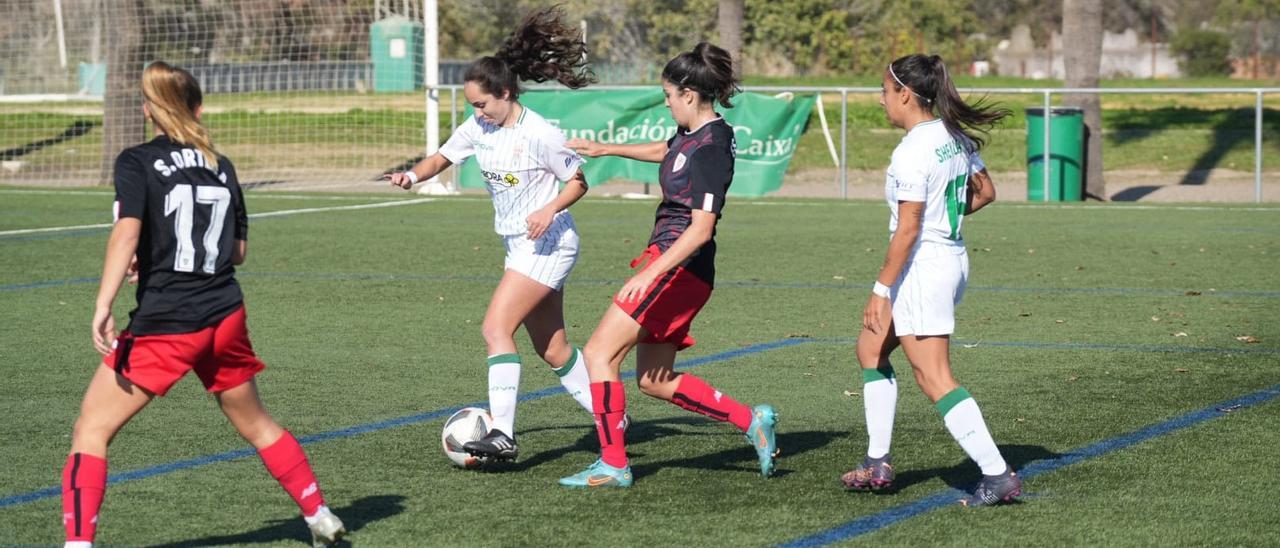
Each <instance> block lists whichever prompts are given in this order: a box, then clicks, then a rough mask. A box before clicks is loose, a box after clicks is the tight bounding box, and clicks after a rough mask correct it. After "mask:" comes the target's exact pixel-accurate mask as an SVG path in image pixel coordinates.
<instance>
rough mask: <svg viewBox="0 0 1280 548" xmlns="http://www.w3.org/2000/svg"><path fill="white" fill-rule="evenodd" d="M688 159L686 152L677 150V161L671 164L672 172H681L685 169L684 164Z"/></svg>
mask: <svg viewBox="0 0 1280 548" xmlns="http://www.w3.org/2000/svg"><path fill="white" fill-rule="evenodd" d="M686 161H688V158H686V157H685V155H684V153H683V152H677V153H676V161H675V162H673V163H672V164H671V172H672V173H679V172H680V170H682V169H684V164H685V162H686Z"/></svg>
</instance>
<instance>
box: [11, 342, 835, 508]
mask: <svg viewBox="0 0 1280 548" xmlns="http://www.w3.org/2000/svg"><path fill="white" fill-rule="evenodd" d="M814 341H815V339H782V340H778V341H774V342H771V343H761V344H753V345H751V346H745V347H742V348H739V349H736V350H728V351H725V352H720V353H718V354H712V355H710V356H703V357H701V358H693V359H691V360H684V361H682V362H680V363H677V364H676V369H689V368H693V367H698V366H700V365H706V364H709V363H715V362H720V361H725V360H732V359H735V358H739V357H742V356H746V355H750V354H757V353H760V352H767V351H769V350H776V349H778V348H786V347H789V346H796V345H799V344H804V343H810V342H814ZM635 376H636V373H635V371H627V372H624V373H623V374H622V378H623V379H629V378H633V377H635ZM563 393H564V388H562V387H559V386H556V387H552V388H546V389H543V390H538V391H536V392H527V393H525V394H522V395H521V396H520V397H519V399H518V401H530V400H538V399H543V398H546V397H549V396H554V395H558V394H563ZM487 404H488V402H471V403H464V404H461V405H455V406H453V407H449V408H446V409H438V410H435V411H428V412H425V413H418V414H414V415H407V416H404V417H397V418H394V419H387V420H384V421H379V422H373V423H368V424H359V425H356V426H351V427H347V428H343V429H340V430H332V431H329V432H321V433H318V434H310V435H306V436H302V437H300V438H298V442H299V443H301V444H303V445H308V444H312V443H317V442H321V441H328V440H335V439H341V438H349V437H353V436H358V435H361V434H368V433H371V432H378V431H380V430H386V429H389V428H395V427H397V426H405V425H410V424H416V423H420V422H426V421H430V420H434V419H439V418H444V417H448V416H449V415H452V414H454V413H456V412H457V411H458V410H459V409H462V408H464V407H483V406H485V405H487ZM255 454H257V452H256V451H255V450H254V449H253V448H252V447H246V448H241V449H236V450H232V451H226V452H223V453H217V454H214V455H206V456H203V457H196V458H193V459H186V460H180V461H175V462H170V463H167V464H160V465H156V466H151V467H148V468H143V469H140V470H133V471H130V472H122V473H119V474H113V475H111V476H110V477H108V478H107V485H114V484H117V483H120V482H125V481H131V480H139V479H146V478H151V477H155V476H159V475H162V474H168V473H169V472H177V471H180V470H187V469H191V468H196V467H199V466H204V465H206V464H215V463H219V462H226V461H229V460H234V459H238V458H241V457H248V456H252V455H255ZM61 494H62V488H61V487H49V488H45V489H40V490H38V491H31V492H29V493H22V494H20V495H12V496H8V497H4V498H0V508H7V507H10V506H17V505H20V504H26V503H29V502H35V501H38V500H42V499H46V498H51V497H56V496H59V495H61Z"/></svg>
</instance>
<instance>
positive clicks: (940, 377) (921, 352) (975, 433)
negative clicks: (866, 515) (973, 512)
mask: <svg viewBox="0 0 1280 548" xmlns="http://www.w3.org/2000/svg"><path fill="white" fill-rule="evenodd" d="M901 339H902V350H903V351H905V352H906V354H907V359H908V360H910V361H911V368H912V371H913V372H914V373H915V376H916V382H917V383H919V385H920V388H921V390H923V391H924V393H925V395H926V396H928V397H929V399H930V400H931V401H933V402H934V406H936V407H937V408H938V412H939V413H940V414H941V415H942V420H943V422H944V423H946V426H947V430H948V431H950V432H951V437H953V438H955V440H956V443H959V444H960V447H961V448H963V449H964V451H965V453H967V454H968V455H969V458H971V459H973V461H974V462H975V463H977V464H978V467H980V468H982V475H983V479H982V482H981V483H979V484H978V487H977V489H976V490H975V491H974V493H973V495H971V496H970V497H968V498H965V499H964V500H962V501H961V502H962V503H964V504H966V505H969V506H988V505H992V504H997V503H999V502H1003V501H1009V500H1012V499H1013V498H1014V497H1016V496H1018V495H1019V494H1021V493H1022V479H1021V478H1019V477H1018V475H1017V474H1016V473H1014V471H1013V469H1012V468H1010V467H1009V465H1008V464H1007V463H1006V462H1005V460H1004V457H1003V456H1001V455H1000V449H999V448H998V447H996V442H995V440H994V439H993V438H992V437H991V432H990V431H989V430H988V429H987V423H986V420H985V419H983V417H982V411H981V410H980V409H979V408H978V404H977V402H975V401H974V399H973V397H972V396H970V395H969V392H968V391H967V390H965V389H964V388H962V387H960V385H959V384H957V383H956V381H955V378H954V377H953V376H952V374H951V359H950V346H951V337H949V336H946V335H941V336H932V337H917V336H903V337H901Z"/></svg>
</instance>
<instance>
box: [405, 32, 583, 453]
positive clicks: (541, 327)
mask: <svg viewBox="0 0 1280 548" xmlns="http://www.w3.org/2000/svg"><path fill="white" fill-rule="evenodd" d="M562 15H563V14H562V12H561V11H560V10H559V9H558V8H555V7H552V8H547V9H543V10H540V11H537V12H534V13H533V14H531V15H529V16H528V17H526V18H525V20H524V21H523V22H522V23H521V24H520V26H519V28H517V29H516V30H515V32H514V33H513V34H512V35H511V37H510V38H508V39H507V40H506V42H505V43H504V44H503V46H502V47H501V48H500V49H499V50H498V52H497V53H496V54H495V55H493V56H490V57H481V58H480V59H478V60H476V61H475V62H473V63H472V64H471V66H470V67H468V68H467V72H466V74H465V75H464V77H463V79H464V81H465V84H464V86H463V93H464V94H465V95H466V99H467V102H468V103H470V104H471V106H472V107H474V108H475V116H473V117H471V118H469V119H467V121H466V122H464V123H463V124H462V125H461V126H459V127H458V128H457V130H455V131H454V133H453V135H452V136H451V137H450V138H449V140H448V141H447V142H446V143H445V144H444V146H442V147H440V151H439V152H437V153H435V154H433V155H431V156H430V157H429V158H426V159H424V160H423V161H421V162H418V164H417V165H415V166H414V167H413V169H410V170H409V171H405V172H403V173H396V174H393V175H391V176H390V180H391V184H393V185H396V186H399V187H401V188H405V189H408V188H411V187H412V186H413V184H414V183H417V182H418V181H420V180H425V179H430V178H432V177H435V176H436V175H437V174H439V173H440V172H441V171H444V170H445V169H446V168H448V167H449V166H451V165H453V164H457V163H461V162H463V161H465V160H466V159H467V158H469V157H471V156H475V157H476V160H478V161H479V162H480V170H481V172H482V173H483V174H484V178H485V182H486V183H488V189H489V194H490V195H491V196H492V198H493V209H494V230H495V231H496V232H497V233H498V234H499V235H500V236H501V237H502V240H503V243H504V244H505V245H506V249H507V257H506V265H505V267H506V272H505V273H504V274H503V276H502V280H501V281H500V282H498V287H497V289H495V290H494V292H493V298H492V299H491V300H490V301H489V309H488V311H487V312H486V313H485V317H484V324H483V326H482V328H481V330H482V333H483V335H484V340H485V344H486V345H487V347H488V352H489V358H488V369H489V411H490V413H492V415H493V419H494V428H493V430H492V431H490V432H489V433H488V435H486V436H485V437H484V438H483V439H481V440H477V441H473V442H468V443H466V444H465V446H464V449H465V450H466V451H468V452H469V453H471V454H473V455H477V456H484V457H489V458H493V459H497V460H512V459H515V458H516V456H517V454H518V453H519V449H518V447H517V445H516V440H515V414H516V395H517V392H518V391H519V386H520V356H519V354H517V353H516V343H515V339H514V335H515V331H516V329H517V328H518V327H519V326H520V325H521V324H524V326H525V329H526V330H527V331H528V332H529V338H530V339H531V341H532V342H533V346H534V349H535V350H536V351H537V352H538V355H539V356H541V357H542V359H543V360H545V361H546V362H547V364H549V365H551V367H552V370H553V371H555V372H556V374H557V375H558V376H559V377H560V383H561V384H562V385H564V387H565V390H567V391H568V392H569V393H570V394H571V395H572V396H573V398H574V399H575V400H577V401H578V403H579V404H580V405H582V406H583V407H584V408H585V409H586V410H587V411H588V412H591V390H590V384H591V381H590V379H589V378H588V376H587V368H586V365H585V364H584V363H583V362H582V354H581V352H580V351H579V350H578V349H577V348H574V347H572V346H570V345H569V342H568V339H567V338H566V337H565V328H564V312H563V308H564V290H563V288H564V281H565V278H566V277H568V276H569V272H570V271H571V270H573V265H574V262H576V261H577V258H578V232H577V229H576V228H575V227H574V223H573V217H572V216H570V215H569V211H568V208H569V206H571V205H573V204H574V202H577V201H578V199H579V198H581V197H582V196H583V195H584V194H586V192H587V181H586V178H585V177H584V176H583V174H582V170H581V169H579V168H580V167H581V166H582V164H583V163H584V161H583V159H582V157H581V156H579V155H578V153H576V152H574V151H572V150H570V149H569V148H567V147H565V137H564V134H563V133H562V132H561V131H560V130H559V129H558V128H557V127H555V126H553V125H551V124H550V123H548V122H547V120H546V119H544V118H543V117H542V116H539V115H538V113H536V112H534V111H532V110H529V108H527V107H525V106H524V105H522V104H520V102H519V97H520V93H521V91H522V90H521V88H520V81H521V80H533V81H536V82H545V81H547V80H556V81H558V82H560V83H561V84H564V85H565V86H568V87H570V88H580V87H583V86H586V85H587V84H588V83H591V82H593V81H594V76H593V75H592V74H591V73H590V71H589V70H586V69H584V68H583V67H582V65H583V62H584V61H583V60H584V59H585V58H586V56H585V51H586V45H585V44H584V43H583V41H582V35H581V33H580V32H579V31H577V30H576V29H575V28H574V27H570V26H567V25H565V24H564V23H563V22H562V21H561V18H562ZM561 182H564V183H565V185H564V189H563V190H561V188H560V183H561Z"/></svg>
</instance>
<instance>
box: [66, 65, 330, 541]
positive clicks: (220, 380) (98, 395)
mask: <svg viewBox="0 0 1280 548" xmlns="http://www.w3.org/2000/svg"><path fill="white" fill-rule="evenodd" d="M142 93H143V96H144V99H145V101H144V102H143V113H144V115H145V116H146V117H147V118H148V119H149V120H150V121H151V122H153V123H154V124H155V130H156V134H157V136H156V138H155V139H153V140H151V141H150V142H147V143H144V144H141V145H138V146H135V147H133V148H130V149H127V150H125V151H124V152H122V153H120V156H119V157H118V158H117V159H116V163H115V176H114V178H115V188H116V199H115V217H116V220H115V226H114V227H113V228H112V229H111V236H110V239H109V241H108V243H107V257H106V261H105V264H104V266H103V269H102V281H101V283H100V285H99V288H98V298H97V304H96V306H95V308H94V313H93V326H92V328H93V329H92V330H93V345H94V348H96V349H97V350H98V352H100V353H101V354H103V355H104V356H105V357H104V358H103V360H102V366H101V367H99V368H98V370H97V372H96V373H94V376H93V379H92V380H91V381H90V382H89V388H88V390H86V391H85V395H84V401H83V403H82V404H81V408H80V417H79V418H78V419H76V424H75V429H74V431H73V433H72V437H71V454H70V456H69V457H67V463H66V467H65V468H64V469H63V474H62V507H63V523H64V525H65V528H66V538H67V545H68V546H76V547H81V546H89V545H91V544H92V542H93V538H94V534H95V532H96V529H97V525H98V509H99V507H100V506H101V503H102V496H103V491H104V490H105V489H106V483H107V460H106V459H107V446H108V445H109V444H110V443H111V439H112V438H113V437H115V435H116V432H119V431H120V429H121V428H122V427H124V425H125V423H127V422H129V420H130V419H131V418H132V417H133V416H134V414H136V413H137V412H138V411H141V410H142V408H143V407H144V406H146V405H147V404H148V403H149V402H151V400H152V399H153V398H155V397H156V396H158V395H159V396H163V395H164V394H165V392H167V391H168V390H169V388H170V387H172V386H173V385H174V384H175V383H176V382H178V380H179V379H181V378H182V376H183V375H185V374H186V373H187V372H188V371H192V370H194V371H195V373H196V376H198V377H200V381H201V382H203V383H204V386H205V388H206V389H207V390H208V391H209V392H211V393H213V395H214V397H215V398H216V399H217V401H218V405H219V406H220V407H221V408H222V412H223V413H224V414H226V416H227V418H228V419H230V421H231V424H232V425H234V426H235V427H236V430H237V431H239V432H240V435H241V436H243V437H244V439H245V440H247V441H248V442H249V443H250V444H252V445H253V446H254V447H255V448H256V449H257V450H258V454H259V456H261V457H262V461H263V463H264V464H265V465H266V467H267V470H268V471H270V472H271V475H272V476H274V477H275V478H276V480H278V481H279V482H280V485H281V486H282V487H284V489H285V491H287V492H288V493H289V495H290V496H292V497H293V499H294V501H296V502H297V503H298V506H299V507H300V508H301V509H302V514H303V517H304V519H305V520H306V522H307V525H308V526H309V527H310V529H311V533H312V536H313V541H314V542H315V543H317V544H330V543H333V542H335V541H337V540H338V539H339V538H340V537H341V536H342V535H343V534H344V533H345V529H344V527H343V525H342V521H340V520H339V519H338V518H337V516H334V515H333V513H332V512H330V511H329V509H328V507H326V506H325V503H324V496H323V495H322V494H321V493H320V489H319V487H318V486H317V484H316V478H315V475H314V474H313V473H312V472H311V466H310V465H309V464H308V463H307V457H306V454H305V453H303V451H302V446H301V445H299V443H298V440H297V439H295V438H294V437H293V435H292V434H290V433H289V432H288V431H286V430H284V429H283V428H281V427H280V425H278V424H276V422H275V420H273V419H272V418H271V415H269V414H268V413H267V410H266V408H265V407H263V404H262V400H261V399H260V398H259V397H258V388H257V385H256V384H255V382H254V376H255V375H257V373H258V372H259V371H262V369H263V368H264V367H265V366H264V365H263V363H262V361H260V360H259V359H258V357H257V356H256V355H255V354H254V352H253V347H252V346H251V345H250V343H249V332H248V330H247V329H246V327H245V310H244V298H243V296H242V295H241V293H240V286H239V284H237V283H236V279H235V265H238V264H241V263H243V262H244V259H245V252H246V249H247V248H246V240H247V238H248V228H249V227H248V216H247V215H246V213H245V207H244V194H243V193H242V192H241V190H240V184H239V182H238V181H237V180H236V171H235V168H234V167H232V165H231V162H230V161H229V160H227V158H225V157H223V156H220V155H218V154H217V152H216V151H215V150H214V149H213V143H212V141H211V139H210V137H209V132H208V131H207V130H206V129H205V128H204V126H203V125H201V123H200V113H201V101H202V94H201V92H200V86H199V84H198V83H197V82H196V80H195V78H193V77H192V76H191V74H190V73H188V72H187V71H185V70H182V69H180V68H176V67H172V66H170V65H168V64H166V63H164V62H161V61H157V62H154V63H151V64H150V65H149V66H148V67H147V68H146V70H145V71H143V74H142ZM134 257H136V259H137V266H136V270H137V275H138V290H137V299H138V306H137V308H134V309H133V311H132V312H130V314H129V315H130V322H129V326H128V327H127V328H126V329H125V330H124V331H123V332H121V333H120V334H119V336H117V335H116V330H115V320H114V318H113V317H112V314H111V305H112V303H113V302H115V298H116V293H118V292H119V291H120V287H121V285H122V284H123V283H124V281H125V277H126V276H127V275H128V271H130V270H131V269H132V268H131V266H130V262H131V259H132V258H134Z"/></svg>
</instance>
